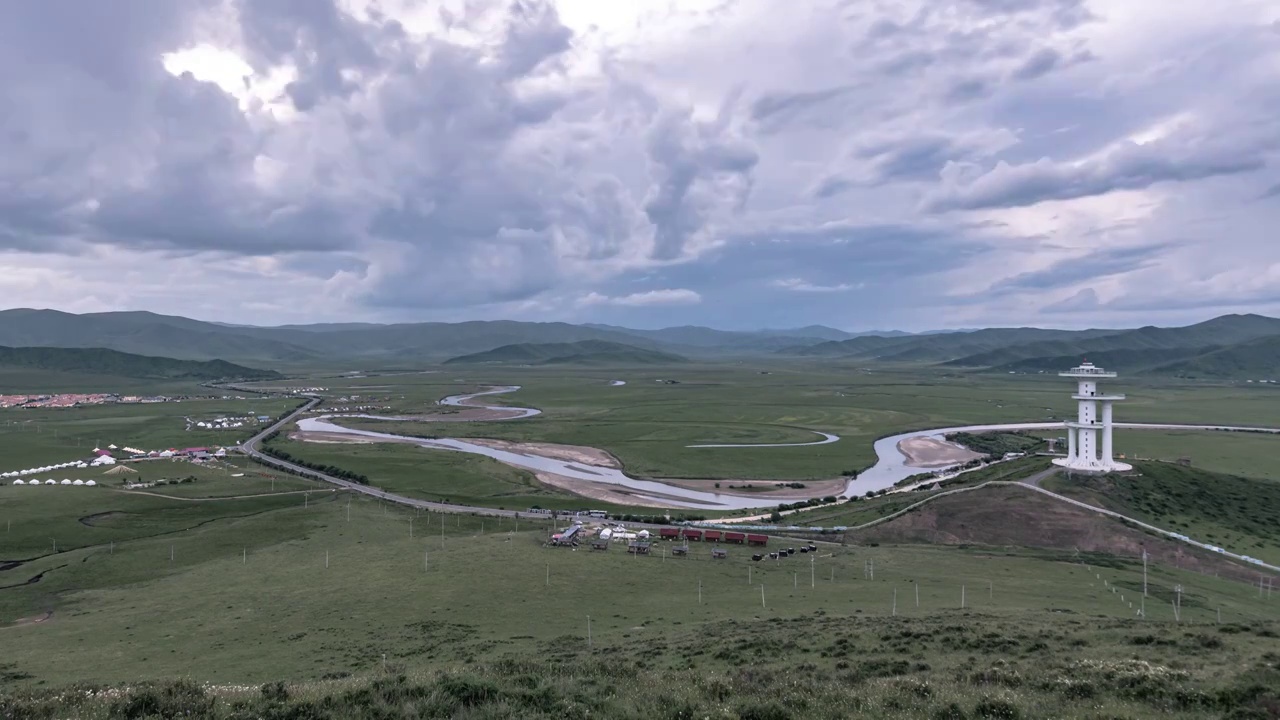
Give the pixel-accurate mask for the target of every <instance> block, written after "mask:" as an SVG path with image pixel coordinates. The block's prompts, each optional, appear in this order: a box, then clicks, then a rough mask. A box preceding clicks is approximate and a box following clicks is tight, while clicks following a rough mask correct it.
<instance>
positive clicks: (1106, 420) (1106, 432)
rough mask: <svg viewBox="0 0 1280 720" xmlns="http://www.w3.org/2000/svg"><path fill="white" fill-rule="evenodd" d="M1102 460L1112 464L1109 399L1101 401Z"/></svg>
mask: <svg viewBox="0 0 1280 720" xmlns="http://www.w3.org/2000/svg"><path fill="white" fill-rule="evenodd" d="M1102 461H1103V462H1104V463H1106V464H1107V465H1108V466H1110V465H1111V464H1112V457H1111V401H1110V400H1107V401H1105V402H1103V403H1102Z"/></svg>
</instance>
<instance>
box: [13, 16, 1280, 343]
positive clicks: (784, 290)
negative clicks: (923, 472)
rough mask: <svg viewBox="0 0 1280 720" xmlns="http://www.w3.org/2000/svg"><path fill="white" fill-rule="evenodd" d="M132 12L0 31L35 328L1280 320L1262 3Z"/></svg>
mask: <svg viewBox="0 0 1280 720" xmlns="http://www.w3.org/2000/svg"><path fill="white" fill-rule="evenodd" d="M109 5H110V6H109V7H108V6H106V5H103V6H99V5H95V4H92V3H90V4H85V3H75V2H70V0H50V1H48V2H42V3H7V4H4V5H3V6H0V265H3V268H2V269H3V273H0V284H2V288H0V289H3V291H4V292H5V295H6V297H7V298H8V303H9V304H10V305H11V306H40V307H57V308H61V309H67V310H72V311H90V310H103V309H122V308H136V309H150V310H156V311H161V312H170V313H185V314H191V315H194V316H198V317H204V318H210V319H217V320H224V321H233V322H260V323H277V322H307V321H326V320H356V319H362V320H412V319H424V320H425V319H440V320H459V319H468V318H497V317H511V318H519V319H563V320H570V321H604V322H627V323H632V324H636V325H675V324H687V323H707V324H715V325H721V326H725V327H759V326H765V325H769V326H780V325H806V324H810V323H815V322H820V323H827V324H831V325H836V326H840V327H847V328H850V329H861V328H870V327H877V328H879V327H889V326H897V327H902V328H906V329H925V328H934V327H945V326H973V325H984V324H1035V323H1041V324H1066V325H1123V324H1127V323H1146V322H1154V323H1160V322H1167V323H1176V322H1183V321H1187V320H1194V319H1199V318H1202V317H1204V316H1206V315H1208V314H1213V313H1216V312H1228V311H1257V312H1271V313H1277V312H1280V296H1278V295H1277V293H1275V292H1274V291H1272V290H1271V289H1270V288H1273V287H1275V284H1274V282H1273V280H1274V278H1275V277H1277V276H1280V247H1278V246H1277V245H1276V244H1275V240H1274V233H1273V231H1272V230H1271V229H1270V228H1274V227H1275V226H1276V223H1277V222H1278V221H1280V202H1278V201H1277V198H1280V194H1278V193H1277V188H1280V171H1277V170H1276V162H1277V155H1278V154H1280V32H1277V30H1276V29H1275V28H1276V27H1280V24H1277V23H1280V10H1278V9H1276V8H1275V7H1273V4H1271V3H1266V2H1261V1H1260V0H1226V5H1222V4H1221V3H1219V4H1218V5H1216V6H1214V7H1213V8H1210V7H1208V6H1199V7H1197V4H1195V3H1188V4H1179V5H1177V6H1176V7H1174V6H1170V5H1169V4H1167V3H1156V2H1153V1H1152V0H1122V1H1120V2H1108V3H1102V2H1099V1H1097V0H957V2H954V3H949V4H948V5H947V6H946V7H945V8H944V7H943V6H939V5H937V4H935V3H927V2H923V1H922V0H920V1H914V2H907V3H902V2H893V3H890V2H879V1H872V2H858V3H850V2H840V1H838V0H820V1H819V2H816V3H810V4H807V5H806V6H805V7H804V9H803V11H797V9H796V8H794V7H790V6H786V5H782V4H777V3H761V2H754V1H753V0H697V1H694V0H690V2H682V3H678V4H671V5H670V6H669V7H668V6H667V5H660V4H653V3H647V2H643V1H642V0H618V2H615V3H597V2H594V1H592V0H558V1H556V0H510V1H508V0H493V1H492V2H485V1H481V0H467V1H464V0H449V1H448V2H443V3H429V4H427V3H414V2H407V1H406V0H342V1H338V0H316V2H307V3H295V2H278V1H277V0H163V1H162V0H120V2H118V3H111V4H109ZM1242 268H1245V269H1247V270H1242Z"/></svg>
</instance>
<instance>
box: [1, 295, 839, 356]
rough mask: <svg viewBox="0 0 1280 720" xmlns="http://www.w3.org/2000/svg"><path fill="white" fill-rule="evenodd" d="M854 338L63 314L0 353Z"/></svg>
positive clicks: (456, 351)
mask: <svg viewBox="0 0 1280 720" xmlns="http://www.w3.org/2000/svg"><path fill="white" fill-rule="evenodd" d="M854 336H855V335H854V334H853V333H845V332H843V331H841V330H836V329H834V328H828V327H823V326H817V325H815V326H810V327H807V328H799V329H794V330H764V331H758V332H731V331H725V330H714V329H712V328H705V327H693V326H686V327H673V328H666V329H663V330H633V329H630V328H621V327H612V326H608V325H571V324H569V323H559V322H552V323H532V322H515V321H509V320H497V321H473V322H461V323H400V324H390V325H379V324H373V323H324V324H317V325H284V326H279V327H257V326H252V325H233V324H226V323H214V322H203V321H200V320H191V319H189V318H184V317H175V316H169V315H158V314H155V313H150V312H108V313H88V314H84V315H74V314H70V313H64V312H59V311H56V310H31V309H15V310H4V311H0V345H9V346H13V347H20V346H41V347H81V348H91V347H101V348H108V349H112V350H119V351H121V352H131V353H138V354H144V355H163V356H167V357H173V358H179V359H185V360H210V359H216V358H221V359H225V360H232V361H236V362H249V363H257V364H272V365H291V366H306V365H309V364H328V363H331V362H333V361H335V360H345V361H350V362H353V363H364V364H384V365H388V364H400V363H406V362H441V361H444V360H446V359H449V358H453V357H457V356H460V355H467V354H472V353H478V352H484V351H486V350H492V349H494V348H498V347H502V346H504V345H517V344H524V343H537V344H542V343H574V342H582V341H586V340H601V341H606V342H614V343H619V344H623V345H632V346H635V347H639V348H643V349H648V350H656V351H661V352H672V353H676V354H679V355H689V356H698V357H715V356H725V355H732V354H746V355H751V354H756V355H758V354H763V353H770V352H773V351H775V350H778V349H781V348H784V347H796V346H806V345H810V344H816V343H821V342H826V341H828V340H830V339H844V338H849V337H854Z"/></svg>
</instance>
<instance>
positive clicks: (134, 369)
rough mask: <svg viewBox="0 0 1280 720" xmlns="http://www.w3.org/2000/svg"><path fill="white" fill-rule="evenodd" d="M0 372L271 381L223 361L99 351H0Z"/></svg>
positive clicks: (265, 373) (267, 374)
mask: <svg viewBox="0 0 1280 720" xmlns="http://www.w3.org/2000/svg"><path fill="white" fill-rule="evenodd" d="M0 368H23V369H31V370H53V371H58V372H74V373H86V374H90V375H111V376H113V377H126V378H142V379H160V380H274V379H277V378H279V377H281V375H280V374H279V373H277V372H274V371H272V370H255V369H254V368H248V367H243V366H241V365H235V364H232V363H229V362H226V361H223V360H207V361H200V360H174V359H173V358H166V357H150V356H147V355H134V354H132V353H123V352H117V351H115V350H106V349H103V348H51V347H21V348H12V347H0Z"/></svg>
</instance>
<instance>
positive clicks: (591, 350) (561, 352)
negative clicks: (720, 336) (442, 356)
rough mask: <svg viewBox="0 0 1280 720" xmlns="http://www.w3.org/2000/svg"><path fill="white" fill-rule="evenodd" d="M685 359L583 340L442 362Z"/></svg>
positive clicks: (513, 348) (579, 362) (578, 362)
mask: <svg viewBox="0 0 1280 720" xmlns="http://www.w3.org/2000/svg"><path fill="white" fill-rule="evenodd" d="M682 362H686V359H685V358H683V357H681V356H679V355H674V354H672V353H665V352H659V351H657V350H648V349H645V348H639V347H636V346H634V345H625V344H623V343H615V342H607V341H604V340H584V341H582V342H574V343H519V344H515V345H503V346H502V347H499V348H494V349H493V350H487V351H485V352H479V353H472V354H470V355H462V356H459V357H455V358H451V359H449V360H446V361H445V364H446V365H465V364H477V363H505V364H514V365H666V364H673V363H682Z"/></svg>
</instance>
